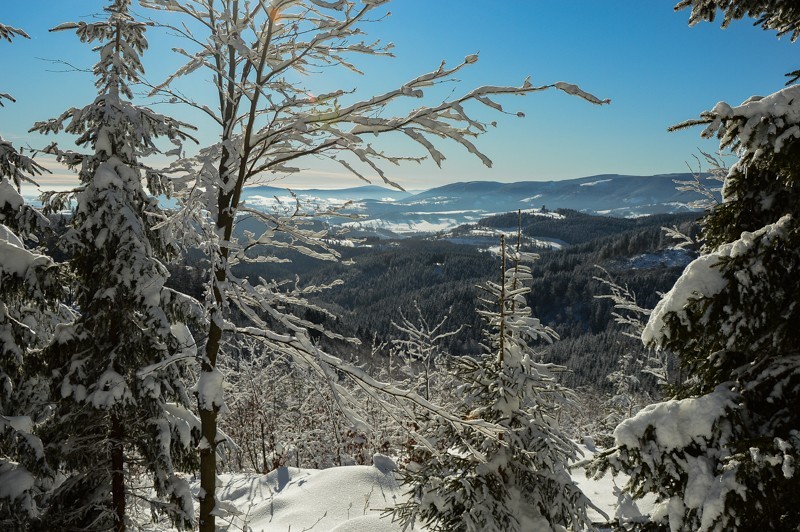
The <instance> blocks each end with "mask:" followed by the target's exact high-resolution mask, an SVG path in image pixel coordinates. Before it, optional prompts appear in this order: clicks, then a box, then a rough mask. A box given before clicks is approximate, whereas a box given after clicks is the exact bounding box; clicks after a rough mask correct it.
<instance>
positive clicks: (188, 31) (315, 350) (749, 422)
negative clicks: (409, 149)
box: [0, 0, 800, 532]
mask: <svg viewBox="0 0 800 532" xmlns="http://www.w3.org/2000/svg"><path fill="white" fill-rule="evenodd" d="M387 4H389V2H388V0H332V1H327V0H270V1H266V0H252V1H243V0H139V1H138V2H133V0H108V1H106V2H104V6H103V10H102V13H100V14H98V15H97V16H94V17H89V18H87V17H81V16H78V17H76V18H75V20H77V22H72V21H64V22H63V23H62V24H59V25H58V26H56V27H54V28H52V29H51V31H54V32H57V33H60V34H63V37H64V38H65V39H66V38H69V39H77V40H78V41H79V42H80V43H82V44H83V45H84V46H85V47H86V48H87V50H89V51H91V53H92V54H93V57H94V58H95V59H94V63H93V66H92V68H91V77H92V79H93V87H94V89H93V90H94V95H93V97H92V98H88V99H85V100H81V99H80V97H78V96H75V97H74V101H70V102H69V104H68V106H67V107H66V108H65V109H64V110H63V112H61V113H60V114H58V115H56V116H54V117H51V118H47V119H44V120H39V121H32V123H31V125H30V130H31V132H35V133H37V134H39V135H40V137H41V139H42V141H41V145H39V146H36V147H31V146H21V145H18V144H16V143H15V142H13V141H12V140H5V139H3V138H2V137H0V177H1V178H2V181H0V529H2V530H31V531H36V530H65V531H67V530H69V531H95V530H98V531H99V530H114V531H124V530H154V531H161V530H201V531H204V532H210V531H215V530H243V531H252V530H437V531H469V532H472V531H534V532H538V531H542V532H546V531H563V530H571V531H583V530H604V531H607V530H625V531H631V530H642V531H645V530H647V531H650V530H664V531H667V530H668V531H670V532H675V531H683V530H691V531H695V530H697V531H700V530H702V531H743V532H746V531H753V530H776V531H789V530H798V529H800V480H799V479H800V475H798V474H797V461H798V458H800V410H799V409H798V405H800V336H799V335H800V327H798V325H800V292H799V290H800V288H798V284H797V282H796V277H797V276H798V274H800V225H799V224H798V221H797V220H798V217H800V191H799V190H798V189H799V188H800V184H799V183H800V141H799V140H798V139H800V85H797V84H796V82H797V80H798V78H800V71H794V72H789V73H788V74H787V76H788V80H789V81H788V83H786V85H785V86H784V87H783V88H781V89H780V90H777V91H776V92H774V93H772V94H770V95H768V96H763V97H762V96H754V97H752V98H749V99H748V100H746V101H744V102H743V103H741V104H739V105H735V104H733V103H725V102H720V103H718V104H717V105H716V106H714V107H713V108H712V109H710V110H708V111H705V112H703V113H702V114H700V116H699V117H698V118H695V119H690V120H687V121H684V122H681V123H678V124H677V125H675V126H674V127H673V129H675V130H682V129H686V128H694V129H695V130H696V131H697V132H698V134H699V135H700V136H702V137H705V138H711V139H716V140H717V141H718V146H719V150H720V154H729V155H730V156H731V157H732V158H733V161H732V162H731V163H730V164H723V162H722V160H721V159H720V158H718V157H717V156H715V155H709V154H706V153H703V154H702V155H703V159H702V160H703V162H704V163H706V166H707V168H705V169H700V170H698V172H697V173H696V174H695V175H694V177H695V179H694V181H691V182H687V181H681V182H678V183H676V187H679V188H680V189H681V190H688V191H691V192H693V193H695V195H696V197H697V199H696V201H694V202H693V203H692V204H691V205H689V206H688V207H690V208H689V209H684V210H682V211H681V212H680V213H677V214H658V215H652V216H643V217H639V218H614V217H611V216H601V215H598V214H592V213H589V212H578V211H574V210H569V209H559V208H558V207H557V206H551V208H552V209H553V210H551V211H548V210H547V208H546V207H544V206H543V207H542V208H541V209H526V210H525V211H521V210H517V209H516V208H509V209H508V210H509V212H508V213H504V214H496V215H493V216H489V217H486V218H483V219H481V220H480V221H478V222H476V223H474V224H467V225H463V226H459V227H457V228H455V229H452V230H448V231H438V232H437V231H431V232H428V233H424V234H422V233H420V234H415V235H411V236H407V237H405V238H386V237H385V235H384V236H375V235H371V236H367V237H364V238H359V239H356V238H352V239H351V238H348V237H346V236H342V234H341V231H340V229H341V227H339V226H336V225H335V224H333V223H331V220H332V219H333V218H336V217H344V218H348V217H350V218H357V215H354V214H353V213H352V212H351V211H348V210H346V209H341V208H337V207H323V206H320V205H314V204H309V203H305V202H303V201H301V200H300V199H299V198H297V196H295V197H294V198H295V200H296V201H295V202H294V203H293V204H279V205H278V206H277V207H275V208H257V207H255V206H253V205H251V204H250V203H248V202H247V201H245V200H244V199H243V198H244V196H245V194H246V190H247V188H248V187H251V186H256V185H258V184H259V183H261V180H262V179H264V176H273V175H290V174H293V173H299V172H300V167H301V166H302V165H303V164H306V161H308V160H314V159H324V160H325V161H327V162H329V163H332V164H335V165H337V167H338V168H340V169H342V170H344V171H346V172H347V173H348V174H349V175H352V176H353V177H354V178H355V179H358V178H361V179H365V180H368V179H374V180H377V181H378V182H380V183H382V184H384V185H386V186H387V187H395V188H397V189H399V188H401V187H400V185H399V184H398V183H397V182H395V181H393V179H394V176H395V175H396V174H394V173H393V171H394V169H395V166H396V165H397V164H398V163H401V162H418V161H417V160H418V159H419V158H420V156H418V155H413V154H410V153H405V152H404V151H403V149H397V148H392V146H395V147H396V146H408V145H409V144H397V145H394V144H392V143H391V142H389V140H388V139H393V138H395V137H402V138H403V139H404V142H406V143H410V145H411V146H413V147H414V148H415V149H417V150H420V152H421V153H422V154H423V155H422V157H424V158H426V159H428V160H430V161H432V162H433V163H435V164H436V165H438V166H442V165H443V164H446V161H445V159H446V157H445V151H447V150H446V149H445V148H444V145H445V143H451V144H455V145H457V146H459V148H461V149H462V150H463V152H464V153H466V156H468V157H470V158H473V159H474V162H475V163H476V164H479V165H480V164H483V165H485V166H486V167H491V165H492V161H491V160H489V158H488V157H487V156H486V154H484V152H483V151H481V150H482V149H481V143H480V140H481V139H480V137H481V136H483V135H484V134H488V135H491V130H492V129H493V126H494V125H496V124H495V123H494V122H492V121H491V119H489V120H488V121H487V119H486V118H485V117H486V116H501V115H504V114H511V115H515V114H517V115H522V113H521V112H520V113H512V112H511V111H508V110H507V109H506V106H507V105H508V103H507V100H509V98H510V97H512V96H518V97H522V96H525V97H527V98H537V97H538V96H539V93H544V92H547V93H553V94H555V95H557V96H559V97H561V98H564V99H567V100H569V101H571V102H574V104H575V105H588V106H599V107H604V106H608V105H609V104H610V103H611V102H610V100H607V99H604V98H600V97H598V96H596V95H594V94H593V93H591V92H589V91H588V89H590V87H589V85H590V82H591V80H587V81H584V83H585V86H586V89H584V88H582V87H581V86H578V85H575V84H573V83H568V82H563V81H556V82H551V81H548V80H537V79H531V78H530V77H529V78H524V79H522V80H521V82H520V83H519V84H517V85H497V84H493V82H492V80H487V82H486V84H485V85H479V86H477V87H468V88H466V89H465V88H464V87H463V86H462V85H460V84H459V83H458V77H459V76H461V75H463V74H464V73H465V72H467V71H469V69H470V68H472V67H473V65H474V64H475V63H476V62H477V61H478V55H467V56H466V57H464V59H463V61H461V62H458V63H457V64H455V65H448V64H446V63H444V62H442V63H441V65H440V66H439V67H438V68H437V69H435V70H433V71H430V72H427V73H422V74H419V75H417V76H415V77H412V78H411V79H408V80H407V81H406V82H404V83H403V84H402V85H400V86H397V87H390V88H388V89H387V90H386V91H384V92H380V93H375V94H366V95H365V94H360V93H356V92H354V91H348V90H345V89H333V90H331V91H330V92H325V93H314V92H312V91H310V90H309V89H308V87H307V86H306V84H305V83H306V82H305V81H304V80H305V79H306V78H311V77H314V76H320V75H321V74H320V72H328V71H326V70H324V69H327V68H331V69H342V70H344V71H351V72H354V73H356V74H363V75H364V76H369V75H370V73H369V72H364V73H362V72H361V71H360V70H359V68H358V66H357V65H359V64H360V63H358V61H357V60H356V59H357V58H360V57H368V58H369V57H378V58H380V57H383V58H387V57H391V55H392V52H391V49H392V45H391V44H390V43H385V42H383V41H381V40H376V38H377V37H379V33H380V30H379V27H380V24H379V22H380V21H381V20H382V18H383V17H384V16H385V14H384V12H385V8H386V5H387ZM675 10H676V11H677V12H678V13H677V14H676V15H675V16H683V17H687V16H688V22H689V23H690V24H692V25H695V24H710V23H714V24H720V25H722V26H723V27H727V26H729V25H737V24H748V23H755V25H756V26H758V27H760V28H762V29H763V30H765V31H766V32H768V33H770V34H777V36H778V37H782V38H784V39H789V40H791V41H792V42H793V41H794V40H796V39H797V37H798V36H800V7H798V6H797V5H796V3H795V2H792V1H789V0H782V1H775V0H771V1H766V0H725V1H723V0H681V1H680V2H679V3H678V4H677V5H676V6H675ZM81 15H82V14H81ZM2 22H3V21H0V45H1V46H2V47H3V53H4V54H13V53H14V52H13V49H14V46H15V45H16V44H18V43H19V41H21V40H25V39H30V38H31V37H32V35H29V33H28V32H29V31H31V30H29V29H27V28H16V27H12V26H10V25H4V24H3V23H2ZM159 31H161V32H167V33H168V34H169V35H170V36H171V38H174V39H177V40H178V42H180V43H181V44H180V45H176V47H175V48H174V49H173V50H172V51H171V52H170V53H173V54H176V58H177V60H179V61H180V62H181V66H180V67H179V68H177V70H175V71H174V72H173V73H172V74H170V75H167V76H166V77H165V78H164V79H159V80H153V79H150V78H148V77H147V76H146V75H145V68H146V67H147V65H148V62H149V61H150V58H151V55H154V54H153V51H151V50H148V48H149V44H148V37H149V36H150V35H152V34H153V32H159ZM159 53H160V52H159ZM0 62H2V58H0ZM64 62H65V64H66V65H69V64H70V63H69V58H65V59H64ZM790 68H792V66H789V67H787V70H789V69H790ZM782 81H783V80H782ZM200 83H204V84H205V85H204V86H205V87H206V88H207V89H208V90H207V91H205V92H199V93H193V92H186V91H185V90H184V88H185V87H186V86H187V85H186V84H189V85H192V84H200ZM0 84H2V79H0ZM442 86H444V87H448V90H447V91H446V94H447V96H446V97H445V98H443V99H442V98H439V96H438V95H439V93H437V92H435V91H436V90H439V89H440V88H441V87H442ZM68 96H70V97H72V95H68ZM204 98H205V99H204ZM408 101H412V102H414V103H413V105H411V106H408V105H406V104H407V103H408ZM14 103H15V99H14V95H13V94H5V93H3V92H0V107H4V106H13V105H14ZM156 104H157V105H156ZM176 109H181V111H180V112H177V111H175V110H176ZM4 111H5V109H4V108H3V109H0V117H2V113H3V112H4ZM193 113H194V116H197V117H198V121H199V122H202V123H203V124H204V126H203V132H202V133H203V136H201V135H200V134H199V133H198V125H197V124H196V123H194V122H192V120H188V119H186V118H185V117H186V116H193ZM487 113H488V115H487ZM173 115H174V116H173ZM175 116H180V117H181V118H175ZM0 120H2V118H0ZM0 129H2V130H3V131H4V132H5V131H6V129H5V127H3V128H0ZM209 133H210V134H211V135H212V138H213V142H211V143H210V144H207V145H202V143H201V142H200V139H201V138H205V136H204V135H207V134H209ZM9 138H12V139H13V136H9ZM393 149H395V151H392V150H393ZM447 153H448V154H449V152H447ZM698 160H699V159H698ZM56 163H57V164H59V165H60V167H63V168H66V169H68V170H69V171H70V172H71V175H72V176H73V177H74V186H72V187H70V188H69V189H68V190H51V191H44V192H42V193H41V195H39V196H38V197H37V198H36V199H35V200H31V199H30V198H29V197H27V196H25V195H24V194H23V190H26V187H31V186H36V185H37V181H39V180H42V179H44V178H45V177H46V176H47V174H48V173H49V172H51V171H52V168H53V165H54V164H56ZM701 178H702V179H701ZM706 178H709V179H710V181H709V180H708V179H706ZM715 180H716V181H715ZM709 182H716V183H717V184H718V187H714V188H709V186H708V185H707V184H706V183H709ZM476 234H481V235H491V238H492V239H496V242H493V243H492V245H491V246H488V247H487V246H483V245H479V244H478V243H477V240H476V237H475V236H474V235H476ZM481 238H484V237H481ZM326 475H327V476H326ZM325 479H327V480H325ZM326 482H327V484H326ZM315 490H318V491H315ZM327 504H331V506H330V508H328V506H326V505H327ZM336 504H339V506H338V507H336ZM360 506H363V509H362V508H360ZM335 508H338V510H336V509H335ZM350 527H352V528H350Z"/></svg>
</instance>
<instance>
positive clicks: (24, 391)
mask: <svg viewBox="0 0 800 532" xmlns="http://www.w3.org/2000/svg"><path fill="white" fill-rule="evenodd" d="M17 36H22V37H27V35H26V34H25V32H23V31H22V30H19V29H16V28H12V27H9V26H5V25H3V24H0V38H3V39H5V40H8V41H11V40H12V38H14V37H17ZM3 99H6V100H9V101H14V100H13V98H12V97H11V96H10V95H8V94H0V106H2V100H3ZM44 171H45V170H44V168H43V167H42V166H40V165H39V164H38V163H36V162H35V161H34V160H33V159H32V158H30V157H28V156H26V155H24V154H23V153H22V152H20V151H18V150H17V149H16V148H15V147H14V146H13V145H12V144H11V143H10V142H8V141H6V140H5V139H3V138H2V137H0V294H2V300H0V486H3V488H2V489H0V528H3V529H16V528H21V527H23V526H24V523H25V522H26V521H28V520H29V519H31V518H36V517H37V516H38V515H39V512H40V508H39V501H38V498H39V495H40V493H41V492H42V491H43V490H45V489H47V485H48V483H49V481H50V480H51V479H52V476H53V471H52V470H50V469H49V468H48V467H47V464H46V462H45V460H44V448H43V445H42V442H41V440H40V439H39V438H38V436H37V435H36V434H35V429H34V427H35V425H36V424H37V423H39V422H40V421H41V420H42V418H43V417H44V416H45V415H46V412H47V407H46V406H45V405H46V403H47V379H41V378H37V376H36V375H33V374H32V372H31V371H30V367H29V366H30V357H31V353H32V351H33V350H35V349H38V348H41V347H42V346H43V345H44V344H45V343H46V342H47V340H48V337H49V333H51V332H52V327H51V324H52V323H53V322H54V321H56V320H57V319H58V316H57V315H58V313H59V311H60V310H62V309H61V308H60V307H59V303H58V302H59V300H60V299H61V297H62V296H63V294H62V290H61V283H62V282H63V279H62V275H61V271H60V269H59V268H58V267H57V265H56V264H55V263H54V262H53V260H52V258H50V257H49V256H47V255H46V254H45V253H44V252H43V251H42V250H40V249H35V248H34V249H31V247H30V246H31V245H35V244H36V242H37V235H41V234H43V233H44V232H45V231H46V230H47V229H48V226H49V222H48V220H47V218H45V217H44V216H42V215H41V214H40V213H39V212H38V211H36V210H35V209H33V208H31V207H30V206H28V205H26V204H25V201H24V200H23V198H22V196H21V195H20V194H19V187H20V185H21V184H22V183H24V182H31V183H32V182H33V178H34V177H35V176H37V175H39V174H41V173H42V172H44Z"/></svg>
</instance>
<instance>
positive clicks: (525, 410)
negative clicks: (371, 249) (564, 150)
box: [395, 240, 591, 531]
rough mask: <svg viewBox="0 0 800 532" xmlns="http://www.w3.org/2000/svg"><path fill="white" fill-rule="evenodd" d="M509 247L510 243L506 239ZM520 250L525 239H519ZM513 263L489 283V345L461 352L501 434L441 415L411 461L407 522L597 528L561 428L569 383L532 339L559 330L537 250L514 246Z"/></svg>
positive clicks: (475, 408) (472, 401)
mask: <svg viewBox="0 0 800 532" xmlns="http://www.w3.org/2000/svg"><path fill="white" fill-rule="evenodd" d="M501 243H502V249H504V250H505V244H504V243H503V241H502V240H501ZM517 249H518V248H517ZM510 256H511V257H512V261H513V266H512V267H510V268H508V269H507V268H506V262H505V251H504V260H503V268H502V270H501V271H502V274H503V275H502V278H501V280H500V282H499V283H494V282H487V283H486V285H485V286H484V287H483V289H484V291H485V293H486V299H484V300H483V301H484V302H485V303H486V304H487V305H488V307H487V309H486V310H481V311H480V314H481V316H482V317H483V318H484V320H485V322H486V333H485V338H486V345H485V346H484V349H485V352H484V354H483V355H482V356H481V357H480V358H478V359H474V358H472V357H461V358H459V359H458V361H457V362H456V364H457V372H458V375H459V377H460V378H461V380H462V382H463V383H464V384H463V385H462V387H461V389H460V392H461V394H462V395H463V397H464V400H463V403H462V405H461V406H460V410H461V414H462V415H463V416H464V417H465V418H471V419H481V420H484V421H487V422H490V423H492V424H494V425H496V426H497V427H498V434H497V436H496V437H487V436H486V435H482V434H478V433H476V432H471V431H464V430H463V429H459V428H457V427H454V426H453V425H451V424H446V423H442V422H441V421H439V422H438V423H437V422H436V420H433V421H432V423H431V424H430V426H429V427H428V428H429V430H430V431H431V434H430V435H429V437H428V439H429V443H430V446H419V447H418V448H417V450H416V451H415V453H414V454H413V455H412V461H411V463H409V464H408V465H407V467H406V471H405V473H404V475H405V478H404V482H405V484H407V485H408V486H409V487H410V495H411V499H410V500H409V502H408V503H405V504H402V505H400V506H399V507H398V508H397V509H396V510H395V514H396V516H397V517H399V519H400V520H401V521H402V522H403V523H404V524H406V525H407V524H409V523H414V522H415V521H417V520H418V521H420V522H421V523H422V524H424V525H425V526H426V527H428V528H430V529H432V530H465V531H478V530H481V531H513V530H542V531H544V530H550V529H553V528H557V527H558V526H565V527H571V528H572V529H580V528H582V527H590V526H591V522H590V521H589V519H588V517H587V515H586V507H587V505H588V504H590V503H589V501H588V499H587V498H586V496H585V495H584V494H583V493H582V492H581V490H580V489H579V488H578V487H577V486H576V485H575V484H574V483H573V481H572V479H571V477H570V474H569V471H568V469H567V464H568V462H569V461H570V460H574V459H575V458H576V457H577V453H578V451H577V447H576V446H575V444H574V443H572V442H571V441H570V440H569V439H568V438H567V437H566V436H565V435H564V434H563V433H562V432H561V430H560V429H559V427H558V425H557V423H556V421H555V413H556V411H557V409H558V408H559V406H560V405H561V404H562V403H565V402H567V401H568V395H569V394H568V391H567V390H566V389H564V388H563V387H561V386H560V385H559V384H558V383H557V381H556V380H555V378H554V376H553V372H554V371H558V370H559V369H562V368H558V367H554V366H552V365H548V364H543V363H542V362H540V361H539V357H538V355H537V354H536V353H535V352H534V351H533V349H532V347H531V345H529V342H534V341H539V340H544V341H547V342H550V341H552V340H553V339H555V338H557V335H556V334H555V332H554V331H553V330H552V329H550V328H549V327H545V326H543V325H542V324H541V323H540V322H539V320H538V319H537V318H534V317H533V316H532V312H531V308H530V307H529V306H528V305H527V302H526V299H525V296H526V294H528V293H529V292H530V289H529V288H528V287H527V286H525V285H524V283H527V281H529V280H530V278H531V270H530V268H529V267H528V266H526V265H523V264H521V262H522V261H523V260H525V259H530V258H531V257H530V256H527V257H526V256H525V255H523V254H522V253H520V252H519V251H512V252H511V253H510Z"/></svg>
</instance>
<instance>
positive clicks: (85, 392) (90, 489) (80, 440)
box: [33, 0, 194, 530]
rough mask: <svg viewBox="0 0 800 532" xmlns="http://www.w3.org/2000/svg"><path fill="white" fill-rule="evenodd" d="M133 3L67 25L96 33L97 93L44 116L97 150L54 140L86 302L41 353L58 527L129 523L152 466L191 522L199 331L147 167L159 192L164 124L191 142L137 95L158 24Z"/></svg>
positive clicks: (53, 201)
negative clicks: (70, 173) (132, 501)
mask: <svg viewBox="0 0 800 532" xmlns="http://www.w3.org/2000/svg"><path fill="white" fill-rule="evenodd" d="M129 7H130V0H114V1H112V2H110V5H109V6H108V7H106V8H105V13H106V15H107V18H105V19H104V20H101V21H98V22H91V23H86V22H80V23H66V24H62V25H60V26H58V27H57V28H55V30H74V31H75V32H76V33H77V35H78V37H79V38H80V39H81V41H82V42H86V43H97V46H96V48H95V50H96V51H97V52H98V53H99V55H100V60H99V62H98V63H97V64H96V65H95V66H94V69H93V72H94V75H95V78H96V83H95V85H96V87H97V92H98V96H97V98H96V99H95V100H94V101H93V102H91V103H90V104H88V105H86V106H84V107H81V108H71V109H69V110H67V111H66V112H64V113H63V114H62V115H61V116H59V117H57V118H55V119H51V120H49V121H46V122H40V123H37V124H36V125H35V126H34V128H33V129H34V130H36V131H39V132H41V133H44V134H47V133H58V132H60V131H62V130H63V131H65V132H67V133H72V134H75V135H78V139H77V141H76V143H77V144H78V145H79V146H81V147H85V148H88V151H89V153H85V154H84V153H78V152H74V151H65V150H61V149H60V148H59V147H58V146H56V145H53V146H51V147H50V148H48V151H50V152H51V153H54V154H56V156H57V158H58V159H59V160H60V161H61V162H63V163H65V164H67V165H68V166H70V167H71V168H74V169H77V170H78V173H79V177H80V185H79V187H78V188H77V189H76V190H75V191H74V194H73V195H66V196H62V195H53V196H51V197H50V198H49V206H50V208H51V209H59V208H63V207H64V206H66V205H69V203H68V202H67V201H66V200H72V201H73V203H72V205H73V209H72V214H71V217H70V220H69V228H68V230H67V232H66V234H65V235H64V236H63V237H62V241H63V243H64V247H65V249H66V251H67V252H68V254H69V255H70V266H71V268H72V270H73V273H74V276H75V285H74V287H73V289H72V297H73V301H74V305H75V306H76V307H77V310H78V316H77V317H76V319H74V320H72V321H71V322H69V323H66V324H63V325H60V326H59V327H58V328H57V330H56V331H55V334H54V337H53V341H52V342H51V344H50V346H48V347H47V348H45V349H44V351H43V353H42V369H43V371H44V372H46V373H47V374H49V375H51V376H52V379H53V384H52V389H51V393H52V395H53V400H54V412H53V415H52V417H51V418H50V419H49V420H48V422H47V423H46V424H45V425H44V427H43V428H42V431H41V435H42V439H43V440H44V442H45V452H46V454H47V458H48V460H49V461H50V462H51V464H52V466H53V467H54V468H56V467H57V468H58V469H59V470H60V472H61V473H62V474H63V475H64V479H63V482H60V483H59V484H58V485H57V487H56V488H55V489H54V490H53V492H52V493H51V494H50V497H49V500H48V507H47V510H46V514H45V516H44V518H43V519H42V525H43V527H44V528H47V529H49V530H54V529H58V530H66V529H81V530H87V529H88V530H105V529H110V528H113V529H114V530H124V529H125V527H126V523H127V522H128V521H129V518H128V516H127V515H126V514H127V509H126V503H127V498H128V497H129V495H131V493H132V490H133V489H134V484H135V482H134V480H135V479H136V475H141V474H146V476H145V477H144V478H148V479H149V480H148V482H147V484H149V485H150V486H152V491H153V492H154V494H155V496H154V497H153V495H152V494H151V493H150V492H149V491H148V490H149V488H147V489H146V490H143V491H142V492H140V493H137V496H138V497H137V499H138V498H143V499H145V500H149V501H150V506H151V510H152V515H153V518H154V519H160V518H161V517H162V516H164V515H168V516H169V518H170V519H171V520H172V522H173V523H174V525H175V526H176V527H179V528H183V527H189V526H191V525H192V524H193V501H192V497H191V493H190V491H189V489H188V484H187V482H186V481H185V480H183V479H181V478H180V477H179V476H178V475H177V474H176V470H177V469H178V468H179V467H180V466H184V465H189V464H190V462H191V457H192V456H193V453H192V452H190V449H189V445H190V442H189V441H188V438H185V437H181V436H180V431H179V427H178V426H177V422H182V421H184V420H183V419H181V418H185V417H186V416H185V415H184V414H185V412H186V406H187V405H188V404H189V395H188V393H187V390H186V388H185V386H184V380H183V378H184V373H185V371H186V368H187V361H190V360H191V359H192V358H193V355H194V348H193V345H194V341H193V340H192V337H191V334H190V333H189V331H188V329H187V327H186V326H185V325H183V324H182V323H180V322H178V321H177V319H179V318H180V317H181V316H180V314H181V303H182V302H183V303H186V302H187V299H186V298H185V297H183V296H181V295H180V294H177V293H175V292H173V291H171V290H168V289H166V288H165V287H164V282H165V281H166V279H167V276H168V273H167V270H166V268H165V266H164V264H163V262H162V261H163V260H164V259H165V258H167V257H168V256H169V253H170V247H171V244H170V235H169V234H168V233H165V232H164V231H160V230H159V229H158V228H157V226H156V224H157V223H158V222H159V221H160V219H161V218H162V217H163V215H161V214H160V211H159V205H158V200H157V199H156V198H154V197H153V196H150V195H148V194H147V193H146V192H145V189H144V187H143V181H145V178H146V180H147V183H148V186H149V188H150V191H151V192H159V191H160V190H161V189H160V188H159V187H158V186H157V185H158V184H159V183H160V182H163V179H162V178H161V176H160V175H159V174H158V172H156V171H155V170H153V169H151V168H148V167H147V166H146V165H144V164H143V163H142V162H141V161H140V158H141V157H144V156H147V155H152V154H154V153H157V152H158V149H157V147H156V145H155V144H154V142H155V139H156V138H157V137H166V138H168V139H170V140H174V141H180V140H181V139H183V138H185V134H184V133H182V131H181V124H179V123H177V122H176V121H174V120H172V119H169V118H167V117H164V116H161V115H158V114H156V113H154V112H152V111H151V110H149V109H147V108H143V107H139V106H136V105H134V104H133V103H132V102H131V100H132V97H133V96H132V91H131V85H132V84H134V83H136V82H137V81H138V80H139V76H140V75H141V74H142V72H143V68H142V64H141V62H140V55H141V54H142V53H143V52H144V50H145V49H146V47H147V41H146V40H145V36H144V33H145V28H146V25H145V24H144V23H141V22H137V21H135V20H134V19H133V18H132V17H131V15H130V13H129ZM184 306H185V305H184ZM191 465H193V464H191Z"/></svg>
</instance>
